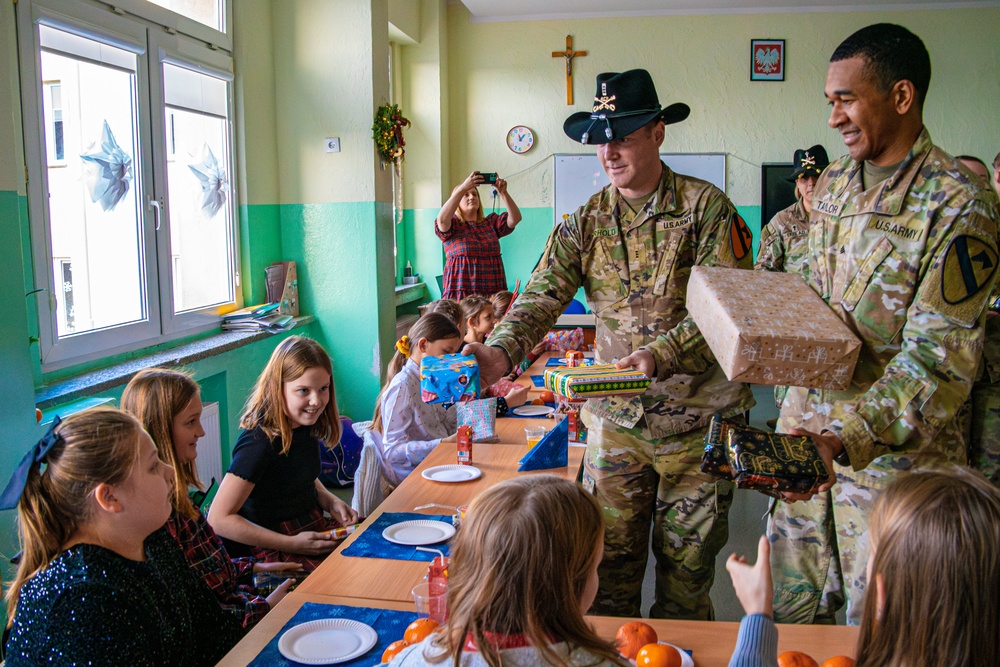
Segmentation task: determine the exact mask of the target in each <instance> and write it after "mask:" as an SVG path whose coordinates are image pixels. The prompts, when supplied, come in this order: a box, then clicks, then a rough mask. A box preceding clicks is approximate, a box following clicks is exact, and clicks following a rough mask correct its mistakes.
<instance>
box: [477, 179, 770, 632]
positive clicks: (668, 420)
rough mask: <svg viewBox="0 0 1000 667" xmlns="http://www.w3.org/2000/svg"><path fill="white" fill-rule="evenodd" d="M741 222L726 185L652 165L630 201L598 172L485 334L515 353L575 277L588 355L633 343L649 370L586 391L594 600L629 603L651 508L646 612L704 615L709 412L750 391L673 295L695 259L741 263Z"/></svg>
mask: <svg viewBox="0 0 1000 667" xmlns="http://www.w3.org/2000/svg"><path fill="white" fill-rule="evenodd" d="M750 242H751V235H750V231H749V229H748V228H747V226H746V223H745V222H743V220H742V219H741V218H740V217H739V215H737V213H736V210H735V209H734V208H733V205H732V203H730V201H729V199H727V198H726V196H725V195H724V194H723V193H722V192H721V191H720V190H718V189H717V188H716V187H714V186H712V185H711V184H709V183H706V182H704V181H701V180H698V179H694V178H690V177H687V176H681V175H677V174H674V173H673V172H672V171H670V169H668V168H667V167H666V166H665V165H664V166H663V175H662V177H661V179H660V185H659V187H658V189H657V190H656V192H655V193H654V195H653V196H652V197H651V198H650V200H649V201H648V202H647V203H646V204H645V206H643V207H642V209H640V210H639V212H638V213H634V212H633V211H632V210H631V209H630V208H629V206H628V204H627V203H626V202H625V201H624V200H623V199H622V198H621V197H620V195H619V193H618V191H617V190H616V189H615V188H614V187H612V186H608V187H606V188H604V189H603V190H601V191H600V192H599V193H597V194H596V195H594V196H593V197H591V198H590V201H588V202H587V204H586V205H585V206H583V207H582V208H580V209H579V210H577V211H576V213H574V214H573V215H570V216H568V217H567V219H566V220H564V221H563V222H562V223H560V224H559V225H557V226H556V228H555V229H554V230H553V232H552V234H551V235H550V236H549V240H548V244H547V245H546V248H545V251H544V252H543V253H542V257H541V259H540V260H539V263H538V266H536V267H535V271H534V273H532V276H531V280H530V281H529V283H528V285H527V287H526V288H525V291H524V294H522V295H521V297H520V298H519V299H518V301H517V303H516V304H515V306H514V307H513V308H512V309H511V311H510V312H509V313H508V314H507V317H506V318H505V319H504V321H503V322H501V323H500V325H499V326H497V328H496V329H495V330H494V332H493V334H492V335H491V336H490V338H489V340H488V341H487V343H488V344H489V345H499V346H501V347H503V348H504V349H505V350H506V351H507V353H508V354H509V355H510V358H511V361H512V362H513V363H514V364H517V363H518V362H519V361H520V360H521V358H522V357H523V356H524V353H525V352H526V351H527V350H528V349H530V348H531V346H532V345H533V344H534V342H535V341H537V340H539V339H540V338H541V337H542V335H543V334H544V333H545V332H546V331H547V330H548V329H549V327H550V326H552V324H553V323H554V322H555V320H556V318H557V317H558V315H559V314H560V313H562V312H563V310H564V309H565V308H566V305H567V304H568V303H569V302H570V300H571V299H572V298H573V296H574V294H575V293H576V291H577V289H578V288H579V287H580V286H582V287H583V288H584V290H585V291H586V293H587V300H588V302H589V303H590V306H591V309H592V310H593V311H594V312H595V314H596V315H597V328H596V336H595V342H596V348H597V354H596V356H597V359H598V361H599V362H603V363H610V362H611V361H612V360H615V359H621V358H623V357H625V356H627V355H629V354H631V353H632V352H633V351H635V350H638V349H640V348H644V349H646V350H648V351H649V352H650V353H651V354H652V355H653V357H654V359H655V360H656V369H657V375H658V377H656V378H654V381H653V383H652V384H651V385H650V387H649V389H648V390H647V391H646V393H645V394H643V395H642V396H641V397H633V398H628V399H626V398H622V397H612V398H606V399H599V400H595V399H591V400H590V401H588V402H587V404H586V407H585V408H584V411H583V417H584V422H585V423H586V424H587V427H588V429H589V437H588V445H587V456H586V461H585V464H584V465H585V468H584V485H585V486H586V487H587V488H588V489H589V490H592V491H593V493H594V494H595V495H596V496H597V498H598V500H599V501H600V503H601V506H602V507H603V508H604V513H605V518H606V520H607V529H606V532H605V547H604V548H605V551H604V561H603V562H602V564H601V569H600V591H599V593H598V597H597V602H596V603H595V606H594V607H593V608H592V611H593V613H602V614H610V615H619V616H638V615H639V602H640V590H641V586H642V577H643V573H644V570H645V564H646V557H647V553H648V550H647V544H648V540H649V527H650V523H651V522H652V523H653V525H654V530H653V544H654V552H655V553H656V555H657V586H656V604H655V605H654V607H653V609H652V611H651V614H653V615H656V616H672V617H679V618H702V619H707V618H710V617H711V616H712V608H711V601H710V600H709V597H708V592H709V588H710V587H711V584H712V579H713V576H714V572H715V557H716V554H717V553H718V552H719V550H720V549H721V548H722V546H723V545H724V544H725V542H726V539H727V534H728V526H727V523H726V521H727V514H728V509H729V505H730V503H731V501H732V485H731V483H729V482H726V481H717V480H716V479H714V478H712V477H710V476H709V475H706V474H704V473H701V472H700V471H699V470H698V464H699V461H700V458H701V450H702V448H703V442H702V441H703V438H704V433H705V430H706V428H707V425H708V423H709V421H710V419H711V417H712V414H713V413H716V412H721V413H722V414H723V415H735V414H739V413H741V412H743V411H745V410H747V409H748V408H749V407H750V406H751V405H752V404H753V397H752V394H751V393H750V391H749V389H748V388H747V387H746V386H745V385H743V384H740V383H734V382H729V381H728V380H726V377H725V375H724V373H723V372H722V369H721V368H720V367H719V365H718V364H717V363H716V361H715V358H714V357H713V356H712V353H711V351H710V350H709V349H708V346H707V345H706V343H705V340H704V338H703V337H702V335H701V333H700V332H699V331H698V328H697V327H696V326H695V324H694V322H693V321H692V320H691V318H690V317H689V316H688V314H687V310H686V308H685V306H684V299H685V296H686V294H687V281H688V277H689V275H690V273H691V267H692V266H693V265H695V264H701V265H718V266H730V267H742V268H749V266H750V259H751V257H750Z"/></svg>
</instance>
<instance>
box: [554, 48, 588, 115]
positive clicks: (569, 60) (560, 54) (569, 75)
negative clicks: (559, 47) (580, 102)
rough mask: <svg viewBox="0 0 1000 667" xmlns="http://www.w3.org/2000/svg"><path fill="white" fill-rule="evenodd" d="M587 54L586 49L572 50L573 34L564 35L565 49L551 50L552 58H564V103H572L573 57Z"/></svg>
mask: <svg viewBox="0 0 1000 667" xmlns="http://www.w3.org/2000/svg"><path fill="white" fill-rule="evenodd" d="M585 55H587V52H586V51H574V50H573V35H566V50H565V51H553V52H552V57H553V58H565V59H566V104H570V105H572V104H573V58H578V57H580V56H585Z"/></svg>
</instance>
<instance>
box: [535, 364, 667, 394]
mask: <svg viewBox="0 0 1000 667" xmlns="http://www.w3.org/2000/svg"><path fill="white" fill-rule="evenodd" d="M648 386H649V378H647V377H646V376H645V375H643V374H642V373H640V372H639V371H630V370H628V369H621V370H619V369H617V368H615V366H614V364H595V365H593V366H581V367H579V368H546V369H545V388H546V389H548V390H550V391H553V392H555V393H557V394H559V395H560V396H565V397H567V398H577V399H580V398H602V397H604V396H627V395H634V394H641V393H643V392H644V391H646V388H647V387H648Z"/></svg>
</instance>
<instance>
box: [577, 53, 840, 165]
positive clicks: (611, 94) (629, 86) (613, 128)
mask: <svg viewBox="0 0 1000 667" xmlns="http://www.w3.org/2000/svg"><path fill="white" fill-rule="evenodd" d="M690 113H691V108H690V107H688V105H686V104H683V103H680V102H677V103H675V104H671V105H670V106H668V107H667V108H666V109H664V108H663V107H661V106H660V100H659V98H658V97H657V96H656V87H655V86H653V79H652V77H650V76H649V72H647V71H646V70H644V69H633V70H629V71H627V72H621V73H619V72H604V73H603V74H598V75H597V93H596V94H595V95H594V110H593V111H591V112H589V113H588V112H586V111H578V112H576V113H574V114H573V115H571V116H570V117H569V118H567V119H566V122H565V123H563V131H564V132H565V133H566V136H568V137H569V138H570V139H572V140H573V141H579V142H580V143H581V144H606V143H608V142H609V141H611V140H613V139H619V138H621V137H624V136H627V135H629V134H632V133H633V132H635V131H636V130H638V129H639V128H640V127H642V126H643V125H645V124H646V123H649V122H651V121H654V120H662V121H663V122H664V123H665V124H667V125H670V124H671V123H679V122H681V121H682V120H684V119H685V118H687V117H688V114H690ZM824 155H825V153H824Z"/></svg>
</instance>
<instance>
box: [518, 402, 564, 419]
mask: <svg viewBox="0 0 1000 667" xmlns="http://www.w3.org/2000/svg"><path fill="white" fill-rule="evenodd" d="M555 410H556V409H555V408H553V407H551V406H548V405H519V406H517V407H516V408H514V409H513V410H511V412H513V413H514V414H515V415H517V416H518V417H544V416H545V415H551V414H552V413H553V412H555Z"/></svg>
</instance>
